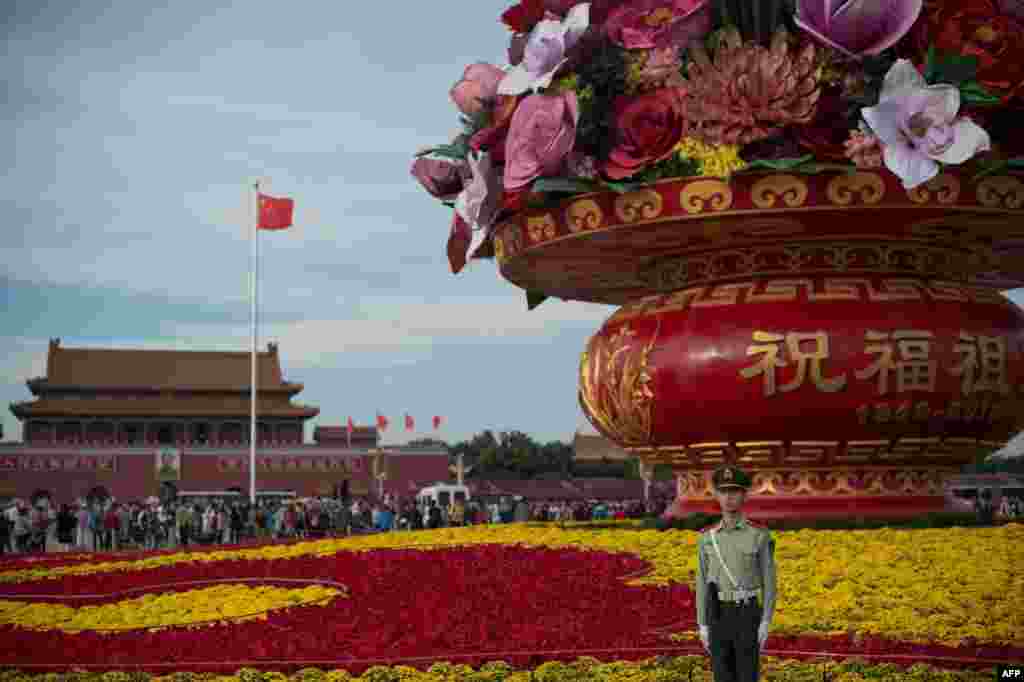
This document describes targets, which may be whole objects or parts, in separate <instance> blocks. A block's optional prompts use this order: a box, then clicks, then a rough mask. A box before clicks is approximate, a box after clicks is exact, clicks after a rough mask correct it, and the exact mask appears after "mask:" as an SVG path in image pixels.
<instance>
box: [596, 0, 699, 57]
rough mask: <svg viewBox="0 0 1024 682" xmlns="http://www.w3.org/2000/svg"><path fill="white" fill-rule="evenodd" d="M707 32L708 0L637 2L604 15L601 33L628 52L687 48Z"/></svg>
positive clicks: (648, 0)
mask: <svg viewBox="0 0 1024 682" xmlns="http://www.w3.org/2000/svg"><path fill="white" fill-rule="evenodd" d="M710 30H711V10H710V4H709V2H708V0H637V1H636V2H630V3H628V4H623V5H619V6H618V7H617V8H615V9H613V10H612V11H611V12H609V14H608V19H607V20H606V21H605V31H606V32H607V34H608V37H609V38H610V39H611V41H612V42H613V43H616V44H617V45H621V46H622V47H624V48H626V49H628V50H636V49H642V48H651V47H687V46H688V45H689V44H690V42H691V41H693V40H698V39H701V38H703V37H704V36H705V35H706V34H707V33H708V31H710Z"/></svg>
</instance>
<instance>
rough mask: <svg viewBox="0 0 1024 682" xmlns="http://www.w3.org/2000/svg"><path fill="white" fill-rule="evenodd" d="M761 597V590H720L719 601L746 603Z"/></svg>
mask: <svg viewBox="0 0 1024 682" xmlns="http://www.w3.org/2000/svg"><path fill="white" fill-rule="evenodd" d="M760 595H761V589H760V588H758V589H756V590H732V591H730V590H719V591H718V599H719V601H722V602H740V603H742V602H745V601H747V600H748V599H753V598H754V597H758V596H760Z"/></svg>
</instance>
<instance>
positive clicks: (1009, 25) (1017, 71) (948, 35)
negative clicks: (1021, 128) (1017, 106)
mask: <svg viewBox="0 0 1024 682" xmlns="http://www.w3.org/2000/svg"><path fill="white" fill-rule="evenodd" d="M929 31H930V33H931V35H932V36H934V41H935V47H936V49H938V50H939V51H940V52H954V53H959V54H963V55H970V56H974V57H977V58H978V76H977V78H978V82H980V83H981V84H982V85H983V86H985V88H986V89H987V90H989V91H990V92H991V93H992V94H994V95H1000V96H1002V97H1003V101H1004V102H1007V101H1009V100H1011V99H1013V98H1015V97H1019V96H1020V95H1021V94H1022V89H1021V88H1022V86H1024V25H1022V24H1021V23H1020V22H1019V21H1017V20H1016V19H1014V18H1013V17H1011V16H1008V15H1006V14H1003V13H1002V12H1001V11H1000V10H999V8H998V7H997V6H996V4H995V2H994V1H993V0H950V1H948V2H946V3H944V4H943V5H942V6H940V7H939V8H938V9H936V11H934V12H932V13H931V14H930V15H929Z"/></svg>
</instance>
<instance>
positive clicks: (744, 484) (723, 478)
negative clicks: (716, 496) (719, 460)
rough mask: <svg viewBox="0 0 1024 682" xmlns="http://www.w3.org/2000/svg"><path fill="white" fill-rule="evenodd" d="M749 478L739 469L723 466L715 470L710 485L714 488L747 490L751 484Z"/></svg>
mask: <svg viewBox="0 0 1024 682" xmlns="http://www.w3.org/2000/svg"><path fill="white" fill-rule="evenodd" d="M751 482H752V481H751V480H750V476H749V475H748V474H747V472H745V471H743V470H742V469H740V468H739V467H734V466H723V467H718V468H717V469H715V473H714V474H712V476H711V483H712V485H714V486H715V488H718V489H723V488H742V489H744V490H747V489H748V488H750V484H751Z"/></svg>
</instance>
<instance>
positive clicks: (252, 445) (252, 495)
mask: <svg viewBox="0 0 1024 682" xmlns="http://www.w3.org/2000/svg"><path fill="white" fill-rule="evenodd" d="M253 189H254V190H255V193H256V196H255V202H256V219H255V220H254V221H253V224H252V276H251V277H250V284H251V287H252V290H251V291H250V294H251V299H252V374H251V377H250V378H251V385H250V393H251V395H250V401H249V503H250V504H252V505H254V506H255V504H256V295H257V289H256V279H257V276H258V274H259V260H260V247H259V244H260V239H259V237H260V229H259V222H260V183H259V182H258V181H257V182H256V183H255V184H254V185H253Z"/></svg>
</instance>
